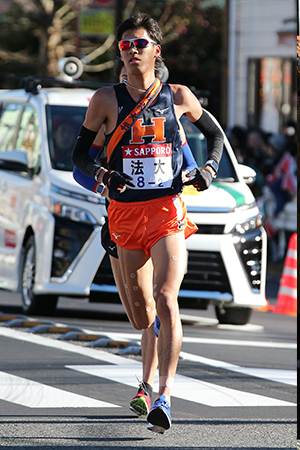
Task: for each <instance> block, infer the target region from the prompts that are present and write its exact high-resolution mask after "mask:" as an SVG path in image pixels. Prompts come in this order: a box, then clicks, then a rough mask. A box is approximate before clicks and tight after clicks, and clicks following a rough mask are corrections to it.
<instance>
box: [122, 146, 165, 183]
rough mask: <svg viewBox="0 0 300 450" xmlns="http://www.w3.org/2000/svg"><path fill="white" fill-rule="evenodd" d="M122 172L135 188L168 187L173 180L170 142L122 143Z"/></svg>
mask: <svg viewBox="0 0 300 450" xmlns="http://www.w3.org/2000/svg"><path fill="white" fill-rule="evenodd" d="M122 154H123V172H125V173H127V174H128V175H131V176H132V178H133V182H134V184H135V186H136V187H135V188H134V189H135V190H139V189H164V188H169V187H171V185H172V182H173V169H172V144H153V143H152V144H148V145H147V144H144V145H139V146H137V145H124V146H123V147H122Z"/></svg>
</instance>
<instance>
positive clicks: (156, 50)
mask: <svg viewBox="0 0 300 450" xmlns="http://www.w3.org/2000/svg"><path fill="white" fill-rule="evenodd" d="M160 54H161V46H160V45H158V44H156V45H155V55H154V58H157V57H158V56H160Z"/></svg>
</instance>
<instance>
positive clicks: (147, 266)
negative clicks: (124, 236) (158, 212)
mask: <svg viewBox="0 0 300 450" xmlns="http://www.w3.org/2000/svg"><path fill="white" fill-rule="evenodd" d="M118 255H119V261H120V264H121V271H122V277H123V280H124V284H125V289H126V293H127V298H128V303H129V306H130V308H131V312H132V315H133V317H134V320H135V322H136V323H137V324H138V326H139V327H140V328H147V327H149V326H150V325H151V324H152V323H153V321H154V319H155V314H156V311H155V302H154V300H153V288H152V281H153V266H152V261H151V258H149V257H148V256H146V254H145V252H144V251H143V250H127V249H124V248H122V247H119V246H118Z"/></svg>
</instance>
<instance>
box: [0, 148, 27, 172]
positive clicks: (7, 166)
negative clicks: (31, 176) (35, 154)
mask: <svg viewBox="0 0 300 450" xmlns="http://www.w3.org/2000/svg"><path fill="white" fill-rule="evenodd" d="M0 169H3V170H12V171H16V172H28V159H27V155H26V153H24V152H21V151H19V150H10V151H5V152H0Z"/></svg>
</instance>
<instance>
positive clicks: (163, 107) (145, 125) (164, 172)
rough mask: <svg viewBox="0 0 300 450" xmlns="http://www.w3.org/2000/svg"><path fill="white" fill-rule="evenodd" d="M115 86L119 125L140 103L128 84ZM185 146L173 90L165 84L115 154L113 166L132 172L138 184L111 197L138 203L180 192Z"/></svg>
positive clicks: (108, 138)
mask: <svg viewBox="0 0 300 450" xmlns="http://www.w3.org/2000/svg"><path fill="white" fill-rule="evenodd" d="M114 89H115V91H116V96H117V100H118V110H119V116H118V122H117V126H118V125H119V124H120V123H121V122H122V121H123V120H124V119H125V118H126V117H127V115H128V114H129V113H130V112H131V111H132V109H133V108H134V107H135V105H136V102H135V101H134V100H133V98H132V97H131V96H130V94H129V93H128V91H127V88H126V85H125V84H123V83H121V84H117V85H115V86H114ZM117 126H116V127H117ZM112 135H113V132H112V133H110V134H108V135H107V136H106V145H107V144H108V142H109V140H110V138H111V136H112ZM181 146H182V142H181V138H180V132H179V126H178V122H177V119H176V116H175V111H174V100H173V93H172V91H171V88H170V86H169V85H168V84H163V87H162V90H161V92H160V93H159V95H158V97H157V100H156V102H155V103H154V104H153V105H150V106H149V107H148V108H147V109H146V110H144V111H143V112H142V113H141V114H140V116H139V117H138V119H137V120H136V122H135V123H134V125H133V126H132V127H131V128H130V129H129V130H128V131H126V132H125V134H124V135H123V137H122V138H121V140H120V142H119V143H118V145H117V146H116V148H115V149H114V150H113V152H112V154H111V157H110V159H109V168H110V169H114V170H117V171H118V172H125V173H127V174H128V175H131V176H132V177H133V182H134V183H135V185H136V187H135V188H134V189H132V188H128V189H126V191H125V192H123V193H122V194H119V193H112V194H111V198H112V199H114V200H117V201H120V202H137V201H145V200H150V199H153V198H158V197H163V196H165V195H175V194H179V193H180V192H181V191H182V188H183V185H182V180H181V167H182V162H183V156H182V148H181Z"/></svg>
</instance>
